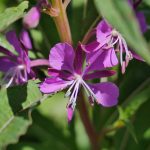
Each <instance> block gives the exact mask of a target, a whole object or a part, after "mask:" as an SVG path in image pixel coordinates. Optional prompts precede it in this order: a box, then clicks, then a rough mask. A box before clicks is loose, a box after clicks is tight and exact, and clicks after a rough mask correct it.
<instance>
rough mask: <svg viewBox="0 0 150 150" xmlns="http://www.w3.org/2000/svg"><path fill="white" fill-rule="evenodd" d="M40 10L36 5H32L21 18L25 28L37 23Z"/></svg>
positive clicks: (34, 25) (35, 25)
mask: <svg viewBox="0 0 150 150" xmlns="http://www.w3.org/2000/svg"><path fill="white" fill-rule="evenodd" d="M40 16H41V13H40V10H39V8H38V7H32V8H31V9H30V10H29V11H28V13H27V14H26V15H25V16H24V18H23V25H24V27H25V28H27V29H29V28H35V27H37V25H38V24H39V20H40Z"/></svg>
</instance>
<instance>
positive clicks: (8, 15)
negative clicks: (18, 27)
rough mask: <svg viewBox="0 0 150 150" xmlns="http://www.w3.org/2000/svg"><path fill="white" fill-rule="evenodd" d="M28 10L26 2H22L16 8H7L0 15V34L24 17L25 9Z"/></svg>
mask: <svg viewBox="0 0 150 150" xmlns="http://www.w3.org/2000/svg"><path fill="white" fill-rule="evenodd" d="M27 8H28V1H24V2H22V3H21V4H19V5H18V6H17V7H10V8H7V9H6V10H5V11H4V12H2V13H0V22H1V23H0V32H2V31H3V30H5V29H6V28H7V27H8V26H9V25H10V24H12V23H14V22H15V21H16V20H18V19H20V18H22V17H23V15H24V11H25V9H27Z"/></svg>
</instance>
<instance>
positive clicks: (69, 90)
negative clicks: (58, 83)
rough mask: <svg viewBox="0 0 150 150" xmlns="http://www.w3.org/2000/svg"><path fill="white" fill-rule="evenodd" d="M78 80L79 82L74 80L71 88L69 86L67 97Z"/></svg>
mask: <svg viewBox="0 0 150 150" xmlns="http://www.w3.org/2000/svg"><path fill="white" fill-rule="evenodd" d="M76 82H77V80H74V81H73V83H72V85H71V86H70V88H69V89H68V91H67V92H66V94H65V97H68V96H70V94H71V90H72V88H73V86H74V85H75V83H76Z"/></svg>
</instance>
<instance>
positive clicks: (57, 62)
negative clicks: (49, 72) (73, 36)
mask: <svg viewBox="0 0 150 150" xmlns="http://www.w3.org/2000/svg"><path fill="white" fill-rule="evenodd" d="M74 59H75V53H74V50H73V48H72V46H71V45H69V44H67V43H59V44H56V45H55V46H54V47H53V48H52V49H51V51H50V55H49V62H50V66H51V67H52V68H54V69H57V70H67V71H69V72H73V71H74V67H73V63H74Z"/></svg>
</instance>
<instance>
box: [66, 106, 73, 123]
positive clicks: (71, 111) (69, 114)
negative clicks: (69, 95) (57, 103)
mask: <svg viewBox="0 0 150 150" xmlns="http://www.w3.org/2000/svg"><path fill="white" fill-rule="evenodd" d="M73 113H74V111H73V109H72V108H71V107H68V108H67V118H68V122H69V123H70V121H71V120H72V117H73Z"/></svg>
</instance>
